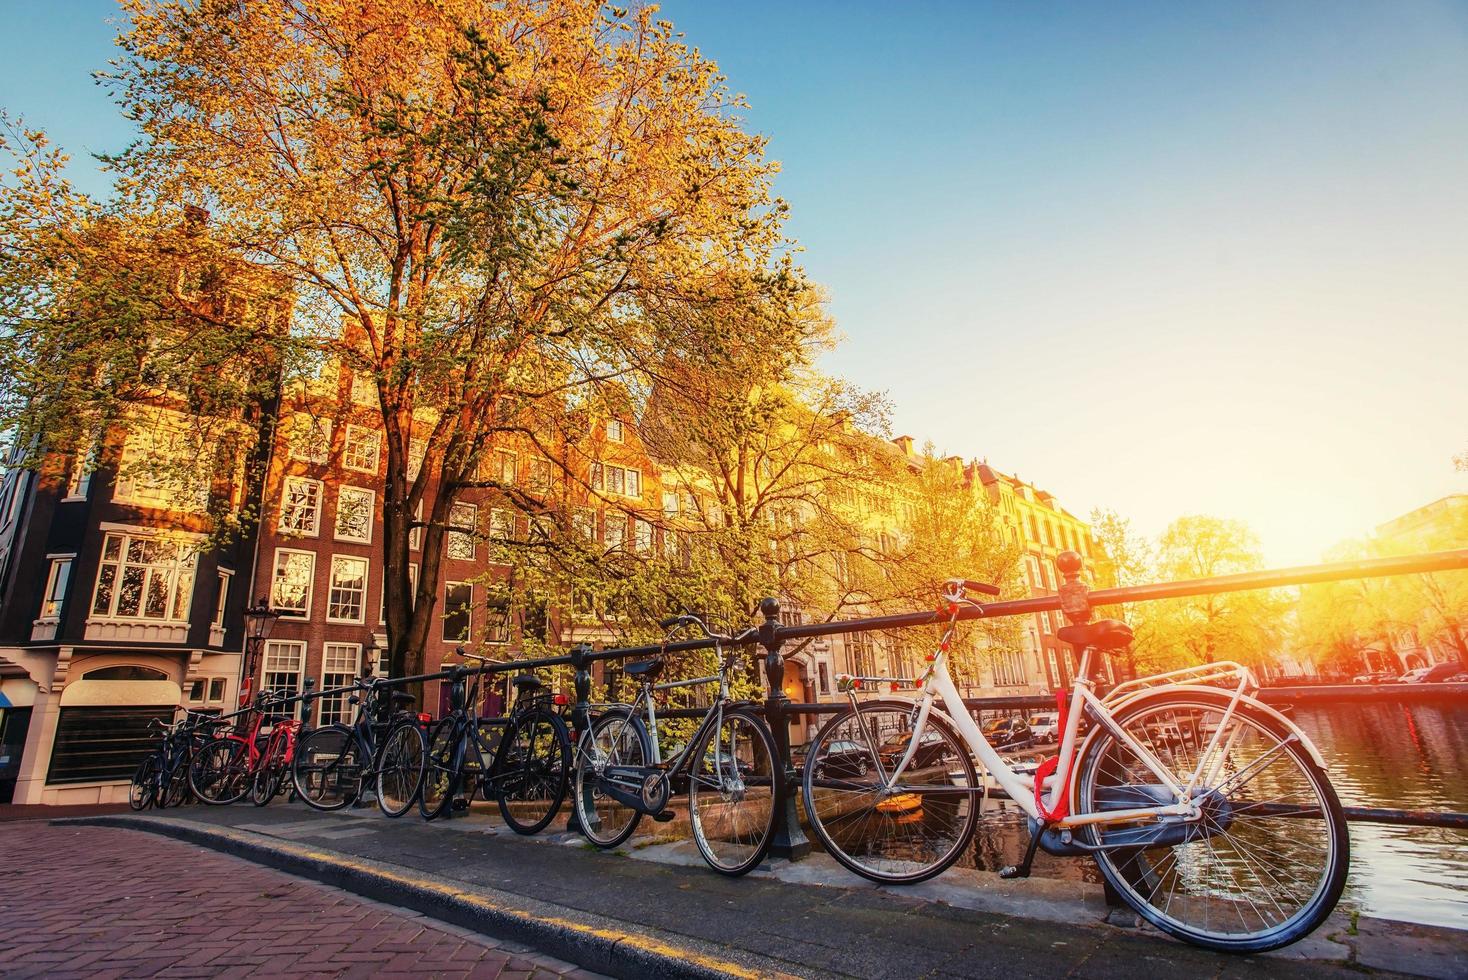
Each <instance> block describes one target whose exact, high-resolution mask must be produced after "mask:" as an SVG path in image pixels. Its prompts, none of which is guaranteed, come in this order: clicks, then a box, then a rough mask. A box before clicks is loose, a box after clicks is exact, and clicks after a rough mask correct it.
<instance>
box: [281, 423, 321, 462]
mask: <svg viewBox="0 0 1468 980" xmlns="http://www.w3.org/2000/svg"><path fill="white" fill-rule="evenodd" d="M307 434H310V435H311V436H313V437H316V436H319V437H320V438H319V442H316V441H315V440H313V443H314V448H313V447H312V446H307V445H306V444H305V438H304V437H305V436H306V435H307ZM286 455H287V456H289V457H290V458H291V459H297V460H300V461H301V462H303V463H326V462H330V461H331V419H320V418H317V417H316V416H314V415H312V414H311V413H310V412H296V413H295V414H293V415H292V416H291V428H290V432H289V433H287V434H286Z"/></svg>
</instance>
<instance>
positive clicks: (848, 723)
mask: <svg viewBox="0 0 1468 980" xmlns="http://www.w3.org/2000/svg"><path fill="white" fill-rule="evenodd" d="M968 592H982V593H987V594H990V595H997V594H998V590H997V589H995V588H994V587H992V586H989V585H985V584H983V583H978V582H970V581H966V580H963V579H954V580H951V581H950V582H948V583H947V585H946V586H945V588H944V591H943V599H944V602H945V604H946V609H947V612H948V625H947V629H946V630H945V632H944V634H943V638H942V641H941V643H940V644H939V647H938V650H937V651H936V652H935V653H933V654H932V655H931V656H930V657H929V658H928V659H929V661H930V663H931V666H930V667H929V668H928V670H927V672H926V673H925V674H924V675H923V676H922V677H921V678H917V679H904V678H885V677H852V676H843V677H841V678H838V683H839V687H840V688H841V689H842V690H843V691H845V692H846V693H847V696H848V698H849V699H850V702H851V707H850V708H849V709H847V710H846V711H844V712H843V713H841V714H839V715H837V716H835V717H834V718H832V719H831V720H830V721H829V722H827V723H826V725H825V726H824V727H823V728H822V729H821V730H820V733H819V734H818V735H817V736H816V738H815V740H814V741H813V742H812V743H811V747H810V751H809V752H808V754H807V756H806V764H805V769H804V777H803V789H804V794H803V796H804V801H805V810H806V815H807V817H808V818H809V822H810V826H811V829H812V830H813V831H814V833H815V835H816V836H817V837H818V838H819V840H820V842H821V844H822V846H824V848H825V849H826V852H827V853H828V854H830V855H831V856H832V857H834V858H835V859H836V860H837V861H839V862H841V864H843V865H845V866H846V867H847V868H849V869H850V870H851V871H854V872H855V873H857V874H859V875H862V876H863V877H866V878H870V879H871V880H873V881H878V882H883V883H889V884H902V883H913V882H919V881H924V880H926V879H928V878H931V877H933V876H934V875H937V874H939V873H941V872H942V871H943V870H944V869H946V868H948V867H949V866H950V865H952V864H953V863H954V862H955V861H957V860H958V859H959V857H960V856H962V854H963V853H964V852H965V850H966V849H967V848H968V846H969V843H970V841H971V840H972V837H973V834H974V829H975V826H976V824H977V821H978V818H979V813H980V810H981V808H982V804H983V795H984V793H985V792H986V790H985V786H986V785H987V781H982V782H981V781H980V780H979V778H978V774H977V772H976V770H975V766H974V757H977V759H978V760H979V762H980V763H981V764H982V765H983V767H984V769H986V770H988V772H989V773H990V774H991V775H992V779H993V781H994V783H996V784H997V785H998V787H1000V788H1002V790H1003V791H1004V792H1006V793H1007V794H1008V795H1009V797H1010V799H1012V800H1013V801H1014V802H1015V803H1016V804H1018V806H1019V807H1020V808H1021V809H1023V810H1024V811H1025V813H1027V814H1028V815H1029V818H1030V820H1029V828H1030V835H1031V836H1030V842H1029V846H1028V848H1027V849H1026V853H1025V857H1024V859H1023V861H1022V862H1021V863H1020V864H1019V865H1018V866H1014V867H1009V868H1006V869H1004V870H1003V871H1001V872H1000V874H1001V876H1003V877H1006V878H1017V877H1027V876H1028V875H1029V870H1030V863H1031V861H1032V860H1033V858H1034V855H1035V850H1036V848H1037V847H1038V848H1042V849H1044V850H1045V851H1046V852H1047V853H1050V854H1059V855H1071V856H1084V855H1088V856H1090V857H1092V858H1094V860H1095V861H1096V864H1097V865H1098V866H1099V868H1100V870H1101V874H1102V875H1103V876H1104V877H1105V879H1106V881H1107V882H1108V883H1109V884H1110V885H1111V886H1112V887H1113V888H1114V889H1115V890H1116V891H1117V893H1119V894H1120V895H1121V897H1122V898H1123V899H1124V900H1125V901H1126V902H1127V904H1128V905H1130V906H1131V907H1132V908H1133V909H1134V910H1136V912H1137V913H1138V914H1139V915H1141V916H1142V917H1143V918H1145V919H1146V920H1147V921H1148V922H1150V923H1152V924H1153V925H1155V926H1156V927H1157V928H1159V929H1162V930H1164V931H1166V932H1168V933H1170V934H1172V935H1173V936H1176V937H1178V938H1179V939H1183V940H1185V941H1187V942H1190V943H1194V944H1196V945H1199V946H1204V947H1207V948H1209V949H1215V950H1220V951H1225V952H1235V953H1253V952H1261V951H1263V950H1268V949H1276V948H1278V947H1281V946H1286V945H1288V944H1290V943H1293V942H1295V941H1297V940H1299V939H1301V938H1302V937H1304V936H1305V935H1307V934H1309V933H1310V932H1311V931H1312V930H1314V929H1315V928H1316V927H1317V926H1318V925H1320V923H1321V922H1323V921H1324V920H1325V918H1326V916H1328V915H1329V914H1330V912H1331V910H1332V909H1334V908H1335V904H1336V901H1337V900H1338V899H1339V898H1340V894H1341V889H1342V888H1343V887H1344V885H1345V879H1346V869H1347V866H1348V864H1349V843H1348V839H1347V835H1346V823H1345V816H1344V814H1343V813H1342V811H1341V805H1340V801H1339V800H1338V799H1337V798H1336V794H1335V790H1334V789H1332V787H1331V785H1330V782H1329V781H1328V780H1327V778H1326V776H1325V772H1324V770H1325V763H1324V760H1323V759H1322V758H1321V756H1320V753H1319V751H1318V750H1317V749H1316V748H1315V746H1314V745H1312V744H1311V742H1310V740H1309V738H1307V737H1306V736H1305V734H1304V733H1303V732H1301V731H1300V729H1299V728H1298V727H1297V726H1296V725H1295V724H1294V723H1293V722H1291V721H1290V720H1289V719H1288V718H1286V717H1285V716H1284V715H1282V714H1280V713H1279V712H1278V711H1276V710H1274V709H1273V708H1270V707H1268V706H1267V705H1265V704H1263V703H1261V702H1260V701H1258V700H1257V699H1256V698H1255V697H1254V696H1253V695H1254V693H1255V692H1256V691H1257V689H1258V683H1257V681H1256V680H1255V678H1254V675H1253V673H1252V672H1251V671H1250V670H1249V669H1248V668H1247V667H1245V666H1243V665H1241V664H1237V663H1231V662H1219V663H1212V664H1207V665H1204V666H1200V667H1193V668H1187V669H1184V670H1177V671H1171V672H1169V673H1165V674H1159V675H1157V676H1154V677H1148V678H1143V679H1139V680H1135V681H1130V682H1128V683H1125V684H1121V685H1119V686H1117V687H1116V688H1114V689H1113V690H1112V691H1111V692H1110V693H1109V694H1108V695H1107V696H1106V697H1105V698H1101V697H1098V696H1097V695H1096V694H1095V693H1093V691H1092V690H1091V688H1092V682H1091V679H1090V672H1091V665H1092V660H1093V654H1106V653H1109V652H1111V651H1115V650H1119V649H1121V648H1123V647H1125V646H1127V645H1128V644H1129V643H1130V642H1131V639H1132V634H1131V630H1130V628H1128V627H1127V626H1126V624H1124V623H1120V622H1117V621H1115V620H1101V621H1098V622H1095V623H1089V624H1081V625H1073V626H1067V627H1064V628H1062V629H1061V630H1060V631H1059V636H1060V638H1061V639H1062V640H1063V641H1065V642H1067V643H1070V644H1071V645H1072V646H1073V647H1074V648H1075V649H1076V650H1077V651H1078V652H1079V653H1080V666H1079V669H1078V671H1077V673H1076V678H1075V690H1074V691H1073V692H1072V694H1071V695H1070V698H1069V700H1068V701H1067V702H1062V706H1063V710H1062V717H1061V726H1060V746H1059V755H1058V757H1055V758H1052V759H1048V760H1046V762H1045V763H1044V764H1043V765H1042V766H1041V767H1040V768H1039V769H1038V771H1036V772H1035V773H1034V774H1033V775H1027V774H1024V773H1020V772H1018V771H1016V769H1015V768H1014V767H1013V766H1012V765H1011V764H1010V762H1009V761H1008V760H1006V758H1005V757H1004V756H1003V755H1001V754H1000V753H999V752H998V751H996V750H995V749H994V747H993V746H992V745H990V744H989V742H988V740H987V739H986V738H985V737H984V735H983V733H982V732H981V731H980V730H979V727H978V725H977V724H976V723H975V722H974V719H973V717H972V716H971V715H970V714H969V712H968V710H967V709H966V708H965V706H964V703H963V698H962V697H961V696H960V694H959V692H958V689H957V688H956V687H955V686H954V683H953V679H952V677H950V676H949V673H948V665H947V662H946V661H947V654H948V650H949V647H950V645H951V643H952V641H953V636H954V631H955V627H956V624H957V617H958V612H959V610H960V609H961V608H965V607H968V608H973V609H977V610H978V613H979V615H981V616H982V615H983V607H982V606H981V605H979V603H977V602H975V601H973V600H972V599H970V598H968V596H967V593H968ZM893 682H895V683H905V684H912V683H916V684H918V685H920V686H921V693H920V694H919V696H918V697H917V698H916V700H908V699H879V700H867V701H863V700H860V699H859V694H860V693H861V692H862V691H863V690H873V689H879V686H880V685H885V684H888V683H893ZM940 699H941V701H942V707H939V706H938V705H937V704H935V702H936V701H939V700H940ZM945 708H946V709H947V710H946V711H945V710H944V709H945ZM1083 719H1084V720H1085V721H1086V722H1087V724H1088V731H1087V732H1086V734H1085V735H1084V737H1083V738H1082V733H1081V723H1082V720H1083ZM1078 743H1079V748H1078V747H1077V745H1078Z"/></svg>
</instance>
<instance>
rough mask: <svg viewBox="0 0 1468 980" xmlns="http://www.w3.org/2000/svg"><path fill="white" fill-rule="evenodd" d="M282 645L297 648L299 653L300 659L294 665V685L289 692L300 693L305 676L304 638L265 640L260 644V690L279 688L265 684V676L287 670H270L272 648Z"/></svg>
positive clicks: (305, 651) (283, 672)
mask: <svg viewBox="0 0 1468 980" xmlns="http://www.w3.org/2000/svg"><path fill="white" fill-rule="evenodd" d="M283 647H290V648H294V649H296V650H298V651H299V653H300V658H301V659H300V663H299V665H297V667H296V681H295V686H294V687H293V688H292V689H291V693H292V694H300V693H301V691H302V689H303V688H304V686H305V677H306V654H307V650H306V641H305V640H283V639H282V640H266V641H265V644H264V646H262V647H261V648H260V690H262V691H275V690H280V688H278V687H276V686H275V685H274V684H267V683H266V678H267V677H268V676H269V675H270V674H272V673H276V674H285V673H288V671H284V670H277V671H272V670H271V669H270V654H271V652H272V648H274V649H276V650H278V649H280V648H283Z"/></svg>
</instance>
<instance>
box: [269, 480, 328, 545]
mask: <svg viewBox="0 0 1468 980" xmlns="http://www.w3.org/2000/svg"><path fill="white" fill-rule="evenodd" d="M293 484H296V485H300V484H305V485H306V486H309V487H313V488H314V489H315V492H316V496H315V512H314V516H313V517H312V519H311V526H310V529H309V530H306V529H302V528H297V527H293V526H288V525H287V524H286V514H287V513H293V512H294V509H295V505H294V503H292V504H290V505H289V506H288V505H287V501H288V500H290V494H291V486H292V485H293ZM325 498H326V485H325V484H324V483H322V482H321V481H320V480H317V479H313V478H312V477H309V476H299V475H294V474H293V475H291V476H287V477H285V478H284V479H283V480H281V481H280V507H279V510H280V513H279V514H278V515H277V517H276V521H275V529H276V530H277V531H280V532H282V533H284V534H289V535H292V536H294V537H298V538H315V537H320V535H321V511H322V510H323V507H322V504H323V503H324V502H325Z"/></svg>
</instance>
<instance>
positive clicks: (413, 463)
mask: <svg viewBox="0 0 1468 980" xmlns="http://www.w3.org/2000/svg"><path fill="white" fill-rule="evenodd" d="M427 456H428V440H427V439H417V438H414V437H412V436H410V437H409V438H408V479H409V480H410V481H412V480H416V479H418V474H419V472H421V471H422V469H423V460H424V459H425V458H426V457H427Z"/></svg>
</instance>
